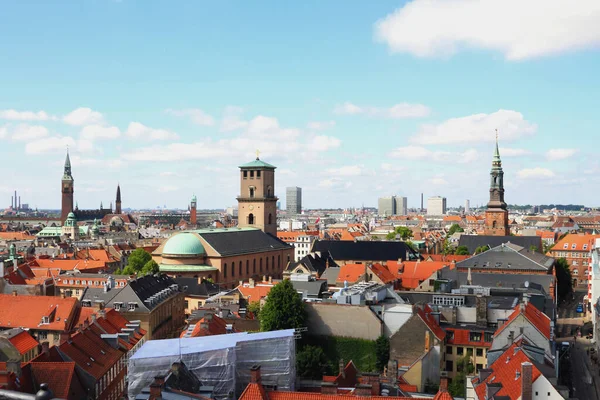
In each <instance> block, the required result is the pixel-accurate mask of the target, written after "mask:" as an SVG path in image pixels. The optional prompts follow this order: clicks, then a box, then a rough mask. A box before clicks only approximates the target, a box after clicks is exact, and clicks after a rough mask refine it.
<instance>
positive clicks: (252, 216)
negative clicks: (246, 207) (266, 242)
mask: <svg viewBox="0 0 600 400" xmlns="http://www.w3.org/2000/svg"><path fill="white" fill-rule="evenodd" d="M248 225H254V214H252V213H250V214H248Z"/></svg>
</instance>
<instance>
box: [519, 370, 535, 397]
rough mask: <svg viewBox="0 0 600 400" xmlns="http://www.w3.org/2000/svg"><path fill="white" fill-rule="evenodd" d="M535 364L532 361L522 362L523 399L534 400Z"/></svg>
mask: <svg viewBox="0 0 600 400" xmlns="http://www.w3.org/2000/svg"><path fill="white" fill-rule="evenodd" d="M532 379H533V365H532V364H531V363H530V362H524V363H522V364H521V400H532V399H533V390H532V384H533V382H532Z"/></svg>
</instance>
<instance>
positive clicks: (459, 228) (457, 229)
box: [448, 224, 465, 237]
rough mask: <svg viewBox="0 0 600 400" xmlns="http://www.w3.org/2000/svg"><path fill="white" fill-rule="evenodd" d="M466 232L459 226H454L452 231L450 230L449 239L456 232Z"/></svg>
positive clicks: (451, 228)
mask: <svg viewBox="0 0 600 400" xmlns="http://www.w3.org/2000/svg"><path fill="white" fill-rule="evenodd" d="M464 231H465V230H464V229H463V228H461V227H460V225H458V224H452V226H451V227H450V229H448V237H450V236H452V235H454V234H455V233H456V232H464Z"/></svg>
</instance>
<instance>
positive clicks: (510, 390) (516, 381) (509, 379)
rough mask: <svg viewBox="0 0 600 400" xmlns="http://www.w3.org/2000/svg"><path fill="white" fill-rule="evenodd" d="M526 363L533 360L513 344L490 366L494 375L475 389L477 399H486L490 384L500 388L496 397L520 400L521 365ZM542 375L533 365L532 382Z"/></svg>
mask: <svg viewBox="0 0 600 400" xmlns="http://www.w3.org/2000/svg"><path fill="white" fill-rule="evenodd" d="M524 362H531V360H530V359H529V357H527V355H526V354H525V352H524V351H523V350H522V349H521V348H520V347H518V346H517V344H516V343H514V344H512V345H511V346H510V347H509V348H508V349H507V350H506V351H505V352H504V353H503V354H502V355H501V356H500V357H499V358H498V359H497V360H496V361H494V363H493V364H492V365H490V366H488V369H491V370H492V373H491V374H490V375H489V376H487V377H486V378H485V379H484V380H483V381H482V382H481V383H480V384H479V385H477V387H476V388H475V392H476V393H477V397H478V398H480V399H484V398H486V386H487V385H488V384H489V385H494V389H496V388H497V387H499V390H498V391H496V392H495V394H494V396H495V397H501V396H506V397H507V398H508V399H510V400H517V399H519V398H520V397H521V386H522V381H523V379H522V376H521V364H522V363H524ZM532 364H533V363H532ZM541 375H542V374H541V372H540V370H539V369H537V368H536V366H535V365H532V376H531V382H532V383H533V382H535V381H536V380H537V379H538V378H539V377H540V376H541Z"/></svg>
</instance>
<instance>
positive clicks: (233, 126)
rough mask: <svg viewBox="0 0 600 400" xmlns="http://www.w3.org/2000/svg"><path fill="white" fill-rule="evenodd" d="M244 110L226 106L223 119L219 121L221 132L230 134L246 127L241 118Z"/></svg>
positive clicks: (246, 122)
mask: <svg viewBox="0 0 600 400" xmlns="http://www.w3.org/2000/svg"><path fill="white" fill-rule="evenodd" d="M243 112H244V109H243V108H241V107H236V106H227V107H225V111H224V112H223V119H222V120H221V128H220V131H221V132H231V131H236V130H239V129H243V128H245V127H246V126H248V121H244V120H243V119H242V118H241V114H242V113H243Z"/></svg>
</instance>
